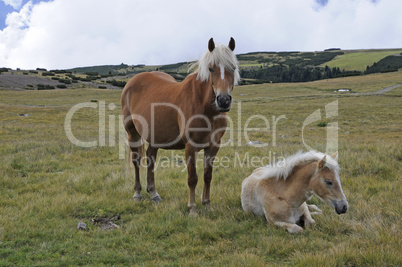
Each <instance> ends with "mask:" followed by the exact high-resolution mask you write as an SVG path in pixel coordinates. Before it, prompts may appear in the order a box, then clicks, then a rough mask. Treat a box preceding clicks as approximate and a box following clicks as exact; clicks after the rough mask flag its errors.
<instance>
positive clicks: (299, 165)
mask: <svg viewBox="0 0 402 267" xmlns="http://www.w3.org/2000/svg"><path fill="white" fill-rule="evenodd" d="M336 158H337V153H335V154H334V155H332V156H327V155H325V154H323V153H319V152H315V151H310V152H307V153H301V152H299V153H297V154H295V155H293V156H291V157H289V158H286V159H284V160H282V161H279V162H277V163H276V164H274V165H276V166H272V165H271V166H267V167H262V168H258V169H256V170H255V171H254V172H253V173H252V174H251V175H250V176H249V177H247V178H246V179H245V180H244V181H243V183H242V191H241V203H242V206H243V210H244V211H246V212H253V213H254V214H256V215H259V216H262V215H265V217H266V219H267V221H269V222H271V223H273V224H275V225H278V226H280V227H283V228H286V229H287V230H288V231H289V232H290V233H301V232H303V228H304V226H307V225H309V224H312V223H315V221H314V220H313V218H312V217H311V214H310V211H309V208H311V209H314V210H315V211H317V212H321V210H319V209H318V208H317V207H316V206H314V205H307V204H306V200H308V199H309V198H311V197H312V195H313V194H316V195H317V196H318V197H320V198H321V199H322V200H324V201H325V202H327V203H328V204H329V205H330V206H331V207H333V208H334V209H335V211H336V213H338V214H341V213H345V212H346V211H347V209H348V202H347V200H346V197H345V195H344V193H343V191H342V187H341V181H340V179H339V165H338V162H337V161H336Z"/></svg>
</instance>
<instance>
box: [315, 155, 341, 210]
mask: <svg viewBox="0 0 402 267" xmlns="http://www.w3.org/2000/svg"><path fill="white" fill-rule="evenodd" d="M336 155H337V154H336V153H335V154H334V155H333V156H331V159H328V160H331V161H334V160H335V159H336ZM326 157H327V156H324V157H323V158H322V159H321V160H320V161H319V162H318V163H317V169H316V172H315V174H314V176H313V178H312V179H311V185H312V187H313V190H314V193H315V194H317V195H318V196H319V197H320V198H321V199H323V200H324V201H325V202H327V203H328V205H330V206H331V207H333V208H334V209H335V211H336V213H338V214H341V213H345V212H346V211H347V210H348V202H347V200H346V197H345V194H344V193H343V190H342V186H341V181H340V179H339V174H338V169H339V167H338V164H336V165H335V166H334V164H329V163H328V164H327V158H326Z"/></svg>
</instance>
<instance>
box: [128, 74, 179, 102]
mask: <svg viewBox="0 0 402 267" xmlns="http://www.w3.org/2000/svg"><path fill="white" fill-rule="evenodd" d="M178 84H179V83H178V82H177V81H176V80H175V79H174V78H173V77H172V76H170V75H169V74H166V73H163V72H158V71H153V72H143V73H139V74H137V75H135V76H134V77H133V78H131V79H130V80H129V81H128V82H127V84H126V86H125V87H124V89H123V92H122V95H121V102H122V107H123V109H124V107H127V109H132V107H133V106H134V104H135V102H140V101H141V102H144V101H145V100H146V99H147V98H151V97H152V102H158V101H159V102H164V101H160V100H165V101H166V98H167V97H169V96H171V95H172V94H174V93H175V91H177V90H175V89H176V88H177V87H178ZM150 103H151V102H150Z"/></svg>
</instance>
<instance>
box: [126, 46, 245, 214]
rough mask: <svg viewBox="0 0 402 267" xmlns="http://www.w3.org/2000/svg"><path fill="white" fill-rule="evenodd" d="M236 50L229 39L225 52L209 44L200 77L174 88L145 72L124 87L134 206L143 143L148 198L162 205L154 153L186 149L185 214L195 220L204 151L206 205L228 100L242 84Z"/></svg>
mask: <svg viewBox="0 0 402 267" xmlns="http://www.w3.org/2000/svg"><path fill="white" fill-rule="evenodd" d="M234 49H235V41H234V39H233V38H231V39H230V42H229V45H228V46H225V45H221V44H219V45H217V46H215V43H214V41H213V39H212V38H211V39H210V40H209V43H208V51H207V52H206V53H205V54H204V55H203V56H202V57H201V59H200V60H199V61H198V62H197V65H198V71H196V72H195V73H193V74H190V75H189V76H188V77H187V78H186V79H185V80H184V81H182V82H180V83H179V82H176V81H175V79H174V78H173V77H172V76H170V75H168V74H166V73H162V72H149V73H141V74H138V75H136V76H134V77H133V78H132V79H131V80H130V81H129V82H128V83H127V85H126V86H125V87H124V89H123V92H122V95H121V105H122V112H123V119H124V126H125V129H126V131H127V133H128V141H129V145H130V148H131V151H132V162H133V164H134V168H135V185H134V190H135V193H134V200H141V199H142V196H141V183H140V172H139V168H140V164H141V150H142V148H143V140H145V141H146V142H147V143H148V144H149V146H148V149H147V151H146V157H147V166H148V172H147V192H149V193H150V198H151V200H153V201H155V202H159V201H161V200H162V199H161V197H160V196H159V194H158V193H157V191H156V188H155V182H154V165H155V161H156V156H157V152H158V149H159V148H163V149H185V155H186V164H187V171H188V186H189V188H190V199H189V202H188V209H189V211H190V214H196V209H195V207H196V204H195V188H196V185H197V182H198V177H197V173H196V156H197V154H198V152H199V151H200V150H202V149H203V150H204V190H203V193H202V203H203V204H209V202H210V197H209V195H210V185H211V180H212V167H213V162H214V158H215V156H216V154H217V152H218V150H219V147H220V140H221V138H222V136H223V134H224V133H225V130H226V125H227V120H226V113H225V112H227V111H229V110H230V107H231V103H232V97H231V95H230V94H231V91H232V90H233V87H234V85H235V84H236V83H237V82H238V81H239V79H240V76H239V69H238V62H237V59H236V56H235V55H234V54H233V50H234Z"/></svg>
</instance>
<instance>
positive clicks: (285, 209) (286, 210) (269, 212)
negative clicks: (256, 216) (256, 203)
mask: <svg viewBox="0 0 402 267" xmlns="http://www.w3.org/2000/svg"><path fill="white" fill-rule="evenodd" d="M262 198H263V199H264V202H263V208H264V214H265V218H266V219H267V221H269V222H272V223H273V224H274V225H276V226H279V227H282V228H285V229H286V230H287V231H288V232H289V233H302V232H303V228H302V227H300V226H298V225H297V224H295V223H290V222H287V220H289V218H290V217H291V216H292V215H291V207H290V206H289V204H288V203H287V202H286V201H285V200H283V199H281V198H280V197H277V196H272V195H269V194H265V195H263V196H262Z"/></svg>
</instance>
